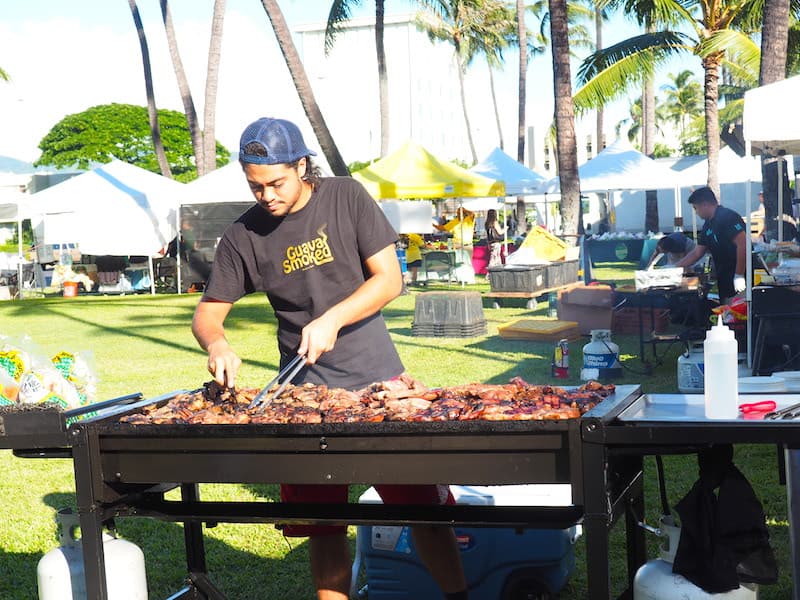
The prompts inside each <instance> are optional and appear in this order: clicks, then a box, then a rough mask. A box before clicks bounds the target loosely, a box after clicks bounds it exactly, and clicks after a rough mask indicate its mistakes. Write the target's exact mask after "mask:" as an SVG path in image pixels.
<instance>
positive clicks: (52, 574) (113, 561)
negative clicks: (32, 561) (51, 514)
mask: <svg viewBox="0 0 800 600" xmlns="http://www.w3.org/2000/svg"><path fill="white" fill-rule="evenodd" d="M56 523H57V524H58V529H59V534H58V537H59V542H60V543H61V546H59V547H58V548H55V549H53V550H50V552H48V553H47V554H45V555H44V556H43V557H42V558H41V560H40V561H39V565H38V566H37V568H36V576H37V580H38V585H39V600H86V581H85V579H84V570H83V549H82V546H81V541H80V540H79V539H76V537H75V533H76V531H77V530H78V528H79V524H78V515H76V514H74V513H73V512H72V510H71V509H69V508H67V509H62V510H59V511H58V513H57V514H56ZM103 553H104V556H105V566H106V586H107V588H108V598H109V600H147V577H146V575H145V567H144V553H142V550H141V548H139V546H137V545H136V544H134V543H132V542H129V541H127V540H121V539H119V538H116V537H114V536H112V535H110V534H108V533H106V532H103Z"/></svg>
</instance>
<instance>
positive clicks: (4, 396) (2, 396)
mask: <svg viewBox="0 0 800 600" xmlns="http://www.w3.org/2000/svg"><path fill="white" fill-rule="evenodd" d="M18 397H19V381H17V380H16V379H14V378H13V377H11V376H10V375H9V374H8V373H7V372H6V371H5V369H0V406H4V405H7V404H16V403H17V398H18Z"/></svg>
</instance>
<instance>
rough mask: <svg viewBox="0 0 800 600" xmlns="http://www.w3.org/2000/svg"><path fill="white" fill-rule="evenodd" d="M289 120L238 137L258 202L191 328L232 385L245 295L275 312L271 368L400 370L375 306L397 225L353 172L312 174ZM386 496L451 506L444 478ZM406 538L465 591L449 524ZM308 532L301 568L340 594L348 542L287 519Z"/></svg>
mask: <svg viewBox="0 0 800 600" xmlns="http://www.w3.org/2000/svg"><path fill="white" fill-rule="evenodd" d="M312 155H314V153H313V152H312V151H311V150H309V149H308V148H307V147H306V145H305V142H304V141H303V136H302V134H301V133H300V130H299V129H298V127H297V125H295V124H294V123H292V122H290V121H286V120H284V119H272V118H262V119H259V120H257V121H255V122H253V123H251V124H250V125H248V126H247V127H246V128H245V130H244V132H243V133H242V136H241V139H240V142H239V162H240V163H241V166H242V170H243V173H244V176H245V178H246V179H247V183H248V184H249V186H250V190H251V192H252V193H253V197H254V198H255V200H256V205H255V206H253V207H252V208H250V209H249V210H248V211H247V212H245V213H244V214H243V215H242V216H241V217H239V219H237V220H236V222H235V223H233V224H232V225H230V226H229V227H228V228H227V229H226V230H225V233H224V234H223V236H222V239H221V240H220V242H219V245H218V246H217V252H216V256H215V259H214V264H213V267H212V272H211V277H210V279H209V281H208V285H207V286H206V288H205V290H204V293H203V297H202V298H201V300H200V302H199V303H198V305H197V308H196V309H195V314H194V318H193V320H192V333H193V334H194V336H195V338H196V339H197V342H198V343H199V345H200V347H201V348H203V349H204V350H205V351H206V352H207V353H208V358H207V367H208V370H209V372H210V373H211V374H212V375H213V377H214V379H215V380H216V382H217V383H218V384H219V385H223V386H227V387H234V385H235V383H236V377H237V373H238V370H239V367H240V366H241V364H242V360H241V359H240V358H239V356H238V355H237V354H236V352H235V351H234V349H233V347H232V346H231V344H230V343H229V342H228V339H227V337H226V330H225V327H224V323H225V319H226V317H227V316H228V314H229V313H230V311H231V308H232V307H233V304H234V302H236V301H237V300H239V299H240V298H242V297H243V296H245V295H247V294H252V293H256V292H261V293H264V294H266V296H267V298H268V299H269V302H270V304H271V305H272V307H273V310H274V312H275V316H276V317H277V321H278V340H277V341H278V348H279V349H280V355H281V360H280V363H281V367H285V366H286V364H287V363H288V362H289V361H290V360H292V359H293V357H295V356H297V355H298V354H301V355H305V357H306V359H307V364H306V367H305V368H303V369H302V370H301V371H300V372H299V373H298V375H297V376H296V377H295V379H294V380H293V383H296V384H298V385H299V384H301V383H306V382H308V383H313V384H325V385H328V386H329V387H340V388H344V389H348V390H358V389H362V388H364V387H366V386H367V385H370V384H371V383H373V382H376V381H386V380H391V379H396V378H398V377H400V376H401V375H402V374H403V373H404V371H405V369H404V367H403V363H402V361H401V360H400V356H399V355H398V353H397V349H396V348H395V347H394V344H393V343H392V340H391V337H390V336H389V332H388V330H387V329H386V323H385V322H384V320H383V317H382V315H381V313H380V311H381V309H382V308H383V307H384V306H385V305H386V304H387V303H388V302H390V301H391V300H393V299H394V298H396V297H397V296H398V295H399V294H400V292H401V290H402V276H401V273H400V264H399V262H398V260H397V254H396V249H395V242H396V241H397V234H396V233H395V231H394V229H392V226H391V225H390V224H389V221H388V220H387V219H386V217H385V216H384V214H383V212H381V210H380V208H379V207H378V204H377V203H376V202H375V201H374V200H373V199H372V198H371V197H370V196H369V194H368V193H367V191H366V190H365V189H364V188H363V186H361V184H360V183H358V182H357V181H356V180H355V179H352V178H350V177H321V176H320V175H319V171H318V170H317V169H316V168H315V167H314V165H313V163H312V162H311V156H312ZM375 488H376V490H377V491H378V493H379V494H380V496H381V498H382V499H383V501H384V503H386V504H419V505H426V504H427V505H442V504H453V503H454V499H453V496H452V494H451V493H450V490H449V487H448V486H447V485H376V486H375ZM347 497H348V486H346V485H281V500H282V501H283V502H301V503H332V504H340V503H341V504H343V503H346V502H347ZM411 531H412V536H413V538H414V545H415V547H416V549H417V551H418V552H419V555H420V557H421V558H422V560H423V562H424V563H425V564H426V566H427V567H428V569H429V570H430V572H431V574H432V575H433V577H434V579H435V580H436V581H437V583H438V584H439V587H440V588H441V589H442V590H443V592H444V597H445V598H446V600H466V599H467V591H466V590H467V584H466V579H465V577H464V571H463V568H462V565H461V556H460V553H459V550H458V545H457V543H456V538H455V534H454V532H453V529H452V527H440V526H424V525H420V526H414V527H412V528H411ZM283 532H284V535H286V536H292V537H303V536H310V544H309V555H310V560H311V576H312V580H313V583H314V586H315V588H316V590H317V597H318V599H319V600H347V596H348V593H349V590H350V577H351V571H350V569H351V567H350V547H349V545H348V542H347V528H346V527H344V526H314V525H286V526H284V528H283Z"/></svg>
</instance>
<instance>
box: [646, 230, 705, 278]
mask: <svg viewBox="0 0 800 600" xmlns="http://www.w3.org/2000/svg"><path fill="white" fill-rule="evenodd" d="M696 245H697V244H695V243H694V240H692V239H691V238H690V237H687V236H686V235H685V234H684V233H683V232H681V231H674V232H672V233H670V234H669V235H665V236H664V237H662V238H661V239H660V240H658V243H657V244H656V250H655V252H654V253H653V256H652V257H651V258H650V263H649V264H648V265H647V268H648V269H649V268H650V267H651V266H652V265H653V263H654V262H655V261H656V259H658V258H660V256H661V255H666V257H667V265H666V266H668V267H674V266H675V265H676V264H677V263H678V261H680V260H681V259H682V258H683V257H684V256H686V255H687V254H689V252H691V251H692V250H694V247H695V246H696Z"/></svg>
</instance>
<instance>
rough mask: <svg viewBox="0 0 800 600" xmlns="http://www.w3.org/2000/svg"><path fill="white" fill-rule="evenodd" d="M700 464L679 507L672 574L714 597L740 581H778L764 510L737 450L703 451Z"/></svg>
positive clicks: (718, 449)
mask: <svg viewBox="0 0 800 600" xmlns="http://www.w3.org/2000/svg"><path fill="white" fill-rule="evenodd" d="M698 463H699V465H700V478H699V479H698V480H697V481H696V482H695V484H694V485H693V486H692V489H691V490H689V493H688V494H686V496H685V497H684V498H683V499H682V500H681V501H680V502H678V504H677V505H676V506H675V509H676V511H677V513H678V515H679V516H680V521H681V537H680V541H679V542H678V549H677V551H676V553H675V561H674V562H673V565H672V572H673V573H677V574H679V575H683V576H684V577H685V578H686V579H688V580H689V581H691V582H692V583H693V584H695V585H696V586H698V587H700V588H702V589H703V590H705V591H706V592H708V593H710V594H718V593H722V592H727V591H730V590H734V589H736V588H738V587H739V583H758V584H770V583H775V582H776V581H777V580H778V565H777V563H776V561H775V555H774V553H773V551H772V547H771V546H770V545H769V531H768V530H767V526H766V523H765V517H764V509H763V507H762V506H761V502H759V500H758V498H757V497H756V495H755V493H754V492H753V488H752V487H751V486H750V483H749V482H748V481H747V479H746V478H745V477H744V475H742V473H741V471H739V469H737V468H736V466H735V465H734V464H733V447H732V446H730V445H718V446H713V447H711V448H709V449H707V450H703V451H701V452H700V453H699V454H698ZM715 490H718V492H717V493H716V494H715Z"/></svg>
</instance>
